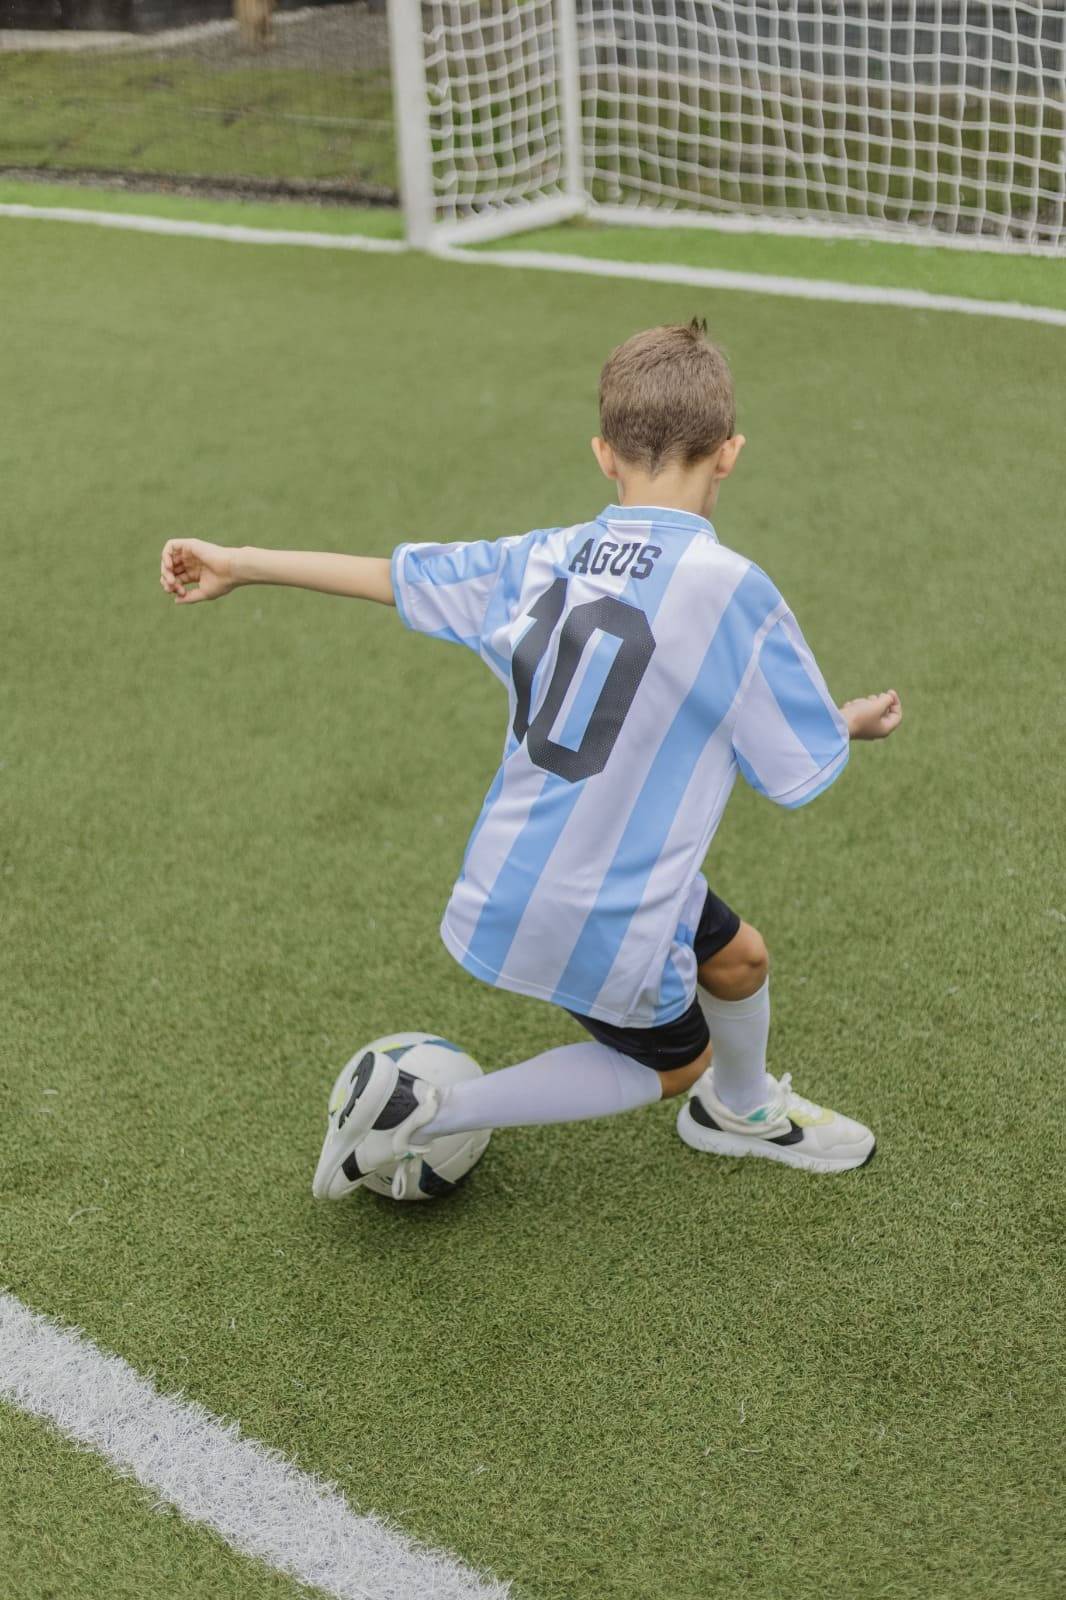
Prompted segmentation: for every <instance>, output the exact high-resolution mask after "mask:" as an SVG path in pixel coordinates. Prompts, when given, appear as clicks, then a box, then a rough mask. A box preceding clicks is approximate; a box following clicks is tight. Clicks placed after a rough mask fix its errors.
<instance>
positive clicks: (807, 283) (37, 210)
mask: <svg viewBox="0 0 1066 1600" xmlns="http://www.w3.org/2000/svg"><path fill="white" fill-rule="evenodd" d="M0 217H19V218H23V219H29V220H31V221H44V222H87V223H90V224H95V225H96V226H97V227H101V228H126V229H129V230H130V231H132V232H134V233H164V234H172V235H177V236H180V237H184V238H190V239H221V240H224V241H226V242H228V243H230V244H291V245H305V246H309V247H311V248H314V249H318V250H363V251H370V252H386V253H390V254H397V253H401V252H403V251H405V250H407V248H408V246H407V245H406V244H404V243H403V241H402V240H399V239H372V238H368V237H366V236H365V235H362V234H350V233H298V232H293V231H289V230H283V229H280V228H279V229H275V228H245V227H241V226H239V225H238V224H232V225H231V224H228V223H220V222H192V221H178V220H177V219H175V218H173V217H146V216H138V215H136V214H134V213H128V214H127V213H125V212H119V211H82V210H78V209H75V208H73V207H69V206H28V205H12V204H8V205H0ZM433 254H434V256H436V257H437V259H438V260H441V261H458V262H463V263H464V264H466V265H467V266H471V265H473V266H481V267H484V266H489V267H520V268H523V269H525V270H529V271H534V272H574V273H578V274H580V275H582V276H586V277H593V278H626V279H629V280H630V281H634V280H635V281H637V282H640V283H676V284H682V285H684V286H687V287H689V288H693V289H725V290H731V291H738V292H740V293H743V294H768V295H780V296H784V297H786V298H788V299H793V300H831V301H836V302H838V303H841V304H844V305H867V306H899V307H902V308H903V309H905V310H910V311H955V312H960V313H962V314H963V315H967V316H972V317H1005V318H1007V319H1008V320H1010V321H1012V322H1042V323H1045V324H1047V325H1048V326H1050V327H1053V328H1066V310H1059V309H1058V308H1057V307H1055V306H1027V305H1023V304H1021V303H1020V302H1019V301H1015V300H971V299H968V298H966V297H965V296H963V295H954V294H929V293H927V291H926V290H924V289H891V288H883V287H880V286H878V285H875V284H865V283H835V282H832V281H831V280H829V279H823V278H785V277H778V276H776V275H774V274H771V273H763V272H726V271H724V270H719V269H718V268H717V267H685V266H670V265H666V264H663V263H661V262H639V261H601V260H597V259H596V258H594V257H590V256H568V255H557V254H555V253H553V252H550V251H544V250H484V251H482V250H464V249H461V248H459V247H458V246H454V245H453V246H442V247H441V248H439V249H437V250H434V251H433Z"/></svg>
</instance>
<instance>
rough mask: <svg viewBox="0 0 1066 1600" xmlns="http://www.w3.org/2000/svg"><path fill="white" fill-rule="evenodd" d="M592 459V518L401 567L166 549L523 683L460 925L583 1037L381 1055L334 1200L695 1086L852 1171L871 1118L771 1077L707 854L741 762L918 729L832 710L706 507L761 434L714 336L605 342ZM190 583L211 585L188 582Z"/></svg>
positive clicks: (794, 767)
mask: <svg viewBox="0 0 1066 1600" xmlns="http://www.w3.org/2000/svg"><path fill="white" fill-rule="evenodd" d="M600 430H601V431H600V435H599V437H597V438H595V439H593V441H592V449H593V452H594V454H595V456H596V459H597V461H598V463H599V465H600V468H601V469H602V471H603V473H604V474H605V476H606V477H608V478H610V479H613V480H614V481H615V482H616V484H617V486H618V502H619V503H618V504H617V505H613V506H608V507H607V509H606V510H605V511H603V512H602V513H601V514H600V516H598V517H597V518H596V519H595V521H593V522H588V523H580V524H578V525H576V526H573V527H567V528H549V529H538V530H537V531H535V532H533V533H528V534H525V535H523V536H521V537H515V538H506V539H500V540H497V541H496V542H495V543H488V542H484V541H475V542H472V543H465V544H445V545H436V544H404V545H400V546H399V548H398V549H397V550H396V551H395V552H394V553H393V556H392V558H391V561H389V560H385V559H374V558H368V557H363V556H344V555H326V554H311V553H304V552H285V551H270V550H256V549H223V548H221V547H219V546H217V545H211V544H206V543H204V542H202V541H200V540H196V539H172V540H170V541H169V542H168V544H167V545H166V547H165V549H164V551H163V559H162V573H161V578H160V582H161V583H162V586H163V588H164V589H165V590H166V591H167V592H168V593H170V594H173V595H174V596H175V599H176V601H177V603H178V604H180V605H189V604H192V603H194V602H196V601H199V600H213V599H216V598H218V597H219V596H221V595H224V594H227V593H229V591H230V590H231V589H234V588H236V587H238V586H239V585H241V584H250V583H281V584H290V585H295V586H298V587H302V588H308V589H318V590H321V591H323V592H325V593H328V594H341V595H351V596H356V597H359V598H362V599H367V600H376V601H379V602H381V603H382V604H386V605H391V604H394V605H395V606H396V607H397V608H398V610H399V612H400V616H401V618H402V620H403V621H404V622H405V623H406V625H407V626H408V627H410V628H414V629H416V630H418V631H420V632H424V633H429V634H432V635H433V636H434V637H437V638H441V639H447V640H451V641H452V642H453V643H457V644H464V645H466V646H468V647H469V648H470V649H472V650H474V651H475V652H476V653H478V654H479V655H480V656H481V659H482V660H483V661H484V662H485V664H486V666H488V667H489V669H490V670H491V671H492V672H494V673H495V674H496V675H497V677H499V678H500V679H501V680H502V681H503V682H504V683H505V684H506V685H507V688H508V694H509V714H508V729H507V736H506V742H505V746H504V752H503V760H502V763H501V766H500V768H499V770H498V772H497V774H496V777H495V779H494V781H493V783H492V785H491V787H490V789H489V792H488V795H487V796H486V799H485V803H484V805H483V807H482V811H481V815H480V817H479V818H478V821H477V824H476V826H475V828H474V832H473V834H472V835H471V838H470V841H469V843H468V845H467V848H466V855H465V857H464V860H463V867H462V871H461V873H460V875H459V879H458V881H457V883H456V885H455V887H454V889H453V891H452V896H451V899H450V901H449V903H448V907H447V910H446V912H445V914H444V921H443V923H442V926H441V935H442V937H443V939H444V942H445V944H446V945H447V947H448V949H449V950H450V951H451V953H452V954H453V955H454V956H455V958H456V959H457V960H458V961H459V962H460V963H461V964H462V965H463V966H464V967H465V968H466V969H467V971H468V972H470V973H472V974H473V975H474V976H475V977H478V978H481V979H483V980H484V981H485V982H488V983H492V984H496V985H498V986H500V987H502V988H505V989H513V990H516V991H517V992H518V993H520V994H526V995H534V996H538V997H540V998H541V999H545V1000H549V1001H552V1002H554V1003H555V1004H556V1005H559V1006H563V1007H565V1009H566V1010H568V1011H569V1012H570V1013H571V1014H572V1015H573V1016H575V1017H576V1019H577V1020H578V1021H579V1022H580V1023H581V1024H582V1026H583V1027H584V1028H585V1029H586V1030H587V1032H588V1033H589V1034H590V1035H591V1039H590V1041H589V1042H587V1043H583V1044H572V1045H565V1046H563V1047H562V1048H559V1049H555V1050H549V1051H547V1052H546V1053H545V1054H544V1055H542V1056H538V1057H536V1058H534V1059H533V1060H531V1061H525V1062H522V1063H520V1064H519V1065H518V1066H512V1067H508V1068H505V1069H504V1070H503V1071H499V1072H493V1073H490V1074H488V1075H487V1076H485V1077H482V1078H476V1079H472V1080H469V1081H465V1082H462V1083H459V1084H456V1085H454V1086H453V1087H452V1088H450V1089H448V1090H445V1091H439V1090H437V1089H436V1088H434V1087H432V1086H431V1085H429V1084H428V1083H426V1082H425V1081H424V1080H421V1079H419V1078H417V1077H415V1076H414V1075H412V1074H411V1073H408V1072H403V1071H401V1070H400V1069H399V1068H398V1067H397V1065H396V1063H395V1062H394V1061H392V1060H391V1058H389V1057H387V1056H378V1055H374V1056H372V1057H370V1058H369V1059H367V1058H364V1061H363V1062H362V1063H361V1064H360V1068H359V1070H358V1072H357V1073H355V1074H353V1081H352V1093H351V1095H350V1097H349V1099H348V1102H347V1104H346V1105H345V1107H344V1110H343V1113H342V1114H341V1116H340V1117H339V1118H338V1119H337V1121H336V1123H335V1124H331V1130H330V1134H329V1136H328V1137H327V1139H326V1143H325V1146H324V1148H323V1152H322V1157H321V1159H320V1161H319V1165H318V1171H317V1172H316V1174H315V1182H314V1192H315V1194H316V1195H318V1196H320V1197H322V1198H331V1199H334V1198H339V1197H340V1196H341V1195H343V1194H346V1193H348V1192H349V1191H350V1190H351V1189H352V1188H354V1187H356V1186H357V1185H358V1184H359V1183H360V1182H362V1180H363V1179H364V1178H365V1177H366V1176H367V1175H368V1173H371V1172H374V1171H376V1170H378V1169H380V1168H382V1167H385V1166H387V1165H391V1164H393V1163H394V1162H395V1161H396V1160H397V1158H398V1157H399V1158H404V1157H408V1156H412V1155H415V1154H420V1153H421V1152H422V1151H423V1150H424V1149H425V1148H426V1146H427V1145H428V1143H429V1141H430V1140H432V1139H434V1138H436V1137H439V1136H441V1135H444V1134H453V1133H461V1132H465V1131H473V1130H475V1129H482V1128H502V1127H511V1126H517V1125H520V1124H531V1123H548V1122H565V1121H571V1120H575V1119H578V1118H583V1117H596V1116H607V1115H610V1114H612V1113H615V1112H620V1111H626V1110H630V1109H633V1108H635V1107H636V1106H640V1105H645V1104H648V1103H650V1102H652V1101H655V1100H658V1099H660V1098H665V1097H668V1096H673V1095H679V1094H681V1093H683V1092H684V1091H685V1090H691V1091H692V1092H691V1095H690V1097H689V1099H688V1101H687V1102H686V1104H685V1105H684V1106H683V1107H682V1109H681V1112H680V1114H679V1117H678V1132H679V1134H680V1136H681V1138H682V1139H683V1140H684V1141H685V1142H686V1144H689V1145H691V1146H693V1147H694V1148H695V1149H697V1150H701V1151H706V1152H710V1153H712V1154H720V1155H753V1156H762V1157H767V1158H769V1159H771V1160H774V1161H778V1162H782V1163H784V1164H786V1165H788V1166H793V1167H800V1168H803V1169H805V1170H807V1171H813V1172H841V1171H845V1170H847V1169H848V1168H850V1167H857V1166H860V1165H861V1164H862V1163H863V1162H864V1161H866V1160H867V1159H868V1158H869V1156H870V1155H871V1153H872V1151H873V1147H874V1136H873V1134H872V1133H871V1132H870V1130H869V1129H868V1128H865V1127H863V1126H862V1124H861V1123H858V1122H854V1121H852V1120H851V1119H849V1118H847V1117H844V1116H841V1115H839V1114H838V1113H836V1112H834V1111H829V1110H825V1109H823V1108H822V1107H819V1106H815V1105H812V1104H811V1103H810V1102H809V1101H807V1100H804V1099H802V1098H801V1097H800V1096H799V1095H798V1094H796V1093H795V1092H794V1091H793V1089H792V1086H791V1078H790V1075H789V1074H786V1075H785V1076H784V1077H782V1078H781V1079H780V1080H778V1079H776V1078H774V1077H772V1076H771V1075H770V1074H769V1073H768V1072H767V1070H766V1043H767V1037H768V1033H769V1027H770V1001H769V988H768V979H767V971H768V960H767V954H766V947H765V945H764V944H763V941H762V939H761V937H760V935H759V934H758V933H757V932H756V930H755V929H754V928H753V927H750V926H749V925H748V924H747V923H745V922H742V921H741V919H740V918H739V917H738V915H737V914H736V912H735V911H733V910H731V909H730V907H729V906H727V905H726V904H725V903H724V902H723V901H722V900H720V899H719V898H718V897H717V896H716V895H715V894H714V893H713V892H712V891H711V890H710V889H709V888H708V887H707V883H706V881H705V879H704V878H703V877H702V876H701V873H700V865H701V863H702V861H703V859H704V856H705V855H706V852H707V849H708V846H709V845H710V842H711V839H712V837H713V835H714V832H715V829H716V828H717V826H718V823H719V820H720V818H721V815H722V812H723V810H724V808H725V803H726V800H727V799H728V796H729V793H730V790H731V789H732V786H733V782H734V780H735V777H736V774H737V771H738V770H739V771H740V772H741V773H742V774H743V776H744V778H745V779H746V780H747V782H748V783H750V784H751V785H752V786H753V787H754V788H755V789H757V790H758V792H759V793H760V794H763V795H766V796H767V797H768V798H769V799H771V800H774V801H776V802H777V803H778V804H780V805H784V806H788V807H795V806H800V805H805V804H806V803H807V802H808V801H809V800H812V799H813V798H814V797H815V795H817V794H820V793H821V791H822V790H823V789H824V788H826V787H827V786H828V785H829V784H830V783H832V782H833V780H834V779H835V778H836V777H838V776H839V774H840V773H841V771H842V770H843V768H844V765H845V763H846V761H847V758H848V751H849V740H850V739H881V738H885V737H887V735H888V734H890V733H892V732H893V731H894V729H896V728H897V727H898V726H899V724H900V721H901V718H902V708H901V705H900V701H899V696H898V695H897V694H896V692H895V691H894V690H889V691H888V692H887V693H884V694H879V695H872V696H870V697H868V698H866V699H862V700H853V701H849V702H847V703H846V704H845V705H843V706H842V707H840V708H839V709H838V708H837V707H836V705H835V703H834V702H833V700H832V699H831V698H830V695H829V691H828V689H827V688H826V686H825V683H824V680H823V679H822V676H821V674H820V672H819V671H818V668H817V666H816V664H815V661H814V658H813V656H812V655H811V653H810V651H809V649H808V648H807V645H806V643H805V641H804V639H803V636H802V634H801V633H800V631H799V628H798V626H797V624H796V622H795V619H794V618H793V616H792V613H791V612H790V611H789V609H788V607H787V606H786V604H785V602H784V601H783V600H782V599H781V596H780V595H779V594H778V592H777V590H776V589H775V588H774V586H773V584H772V583H771V582H770V580H769V579H768V578H767V577H766V575H765V574H764V573H763V572H761V571H760V570H759V569H758V568H757V567H755V566H754V565H753V564H752V563H751V562H749V561H748V560H746V559H745V558H744V557H742V556H739V555H736V554H735V553H734V552H733V551H731V550H728V549H726V548H724V547H723V546H722V545H720V544H719V542H718V539H717V535H716V534H715V531H714V528H713V527H712V525H711V523H710V521H709V520H708V518H709V516H710V514H711V512H712V511H713V509H714V506H715V503H716V501H717V498H718V490H719V487H720V485H721V483H722V481H723V480H724V479H725V478H727V477H728V476H729V474H730V473H731V472H732V470H733V468H734V467H735V465H736V463H737V459H738V457H739V455H740V452H741V449H742V448H743V445H744V438H743V435H741V434H738V433H737V432H736V431H735V412H734V400H733V384H732V378H731V375H730V372H729V368H728V367H727V365H726V362H725V359H724V357H723V356H722V354H721V352H720V351H719V350H718V349H717V348H716V347H715V346H714V345H713V344H711V343H710V341H709V340H708V339H707V337H706V326H705V324H702V323H697V322H695V321H694V322H692V323H691V324H690V325H689V326H687V327H683V326H676V327H663V328H652V329H650V330H648V331H647V332H644V333H638V334H636V335H634V337H633V338H631V339H629V340H627V341H626V343H625V344H623V345H621V346H620V347H619V348H618V349H617V350H615V351H614V353H613V354H612V355H611V356H610V358H609V360H608V361H607V364H606V365H605V367H604V369H603V372H602V374H601V378H600ZM193 586H195V587H193Z"/></svg>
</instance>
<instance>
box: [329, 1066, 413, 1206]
mask: <svg viewBox="0 0 1066 1600" xmlns="http://www.w3.org/2000/svg"><path fill="white" fill-rule="evenodd" d="M374 1069H375V1070H374V1073H373V1076H372V1077H371V1079H370V1081H369V1083H368V1084H367V1085H366V1088H365V1089H364V1090H363V1092H362V1094H361V1095H360V1096H359V1098H358V1100H357V1101H356V1103H355V1105H354V1106H353V1107H352V1110H351V1112H350V1113H349V1115H348V1117H347V1118H346V1120H345V1124H344V1127H343V1129H340V1130H338V1129H337V1128H335V1127H334V1126H333V1119H332V1118H330V1125H329V1129H328V1131H327V1133H326V1137H325V1140H324V1142H323V1145H322V1153H321V1155H320V1156H319V1158H318V1166H317V1167H316V1168H315V1175H314V1179H313V1180H312V1184H311V1193H312V1194H313V1195H314V1197H315V1199H316V1200H343V1199H345V1198H346V1196H347V1195H349V1194H353V1193H354V1192H355V1190H356V1189H358V1188H360V1187H361V1185H362V1184H363V1182H364V1181H365V1179H366V1177H367V1173H365V1172H364V1174H363V1176H362V1177H361V1178H357V1179H356V1180H355V1182H354V1183H351V1184H349V1185H348V1186H347V1187H346V1188H345V1189H344V1191H343V1192H342V1193H340V1194H336V1195H331V1194H330V1192H329V1191H330V1189H331V1187H332V1185H333V1180H334V1178H335V1177H336V1176H337V1174H338V1172H340V1170H341V1168H342V1167H343V1166H344V1163H345V1161H346V1160H347V1159H348V1157H349V1156H350V1155H353V1154H354V1152H355V1149H356V1146H357V1145H359V1144H360V1143H361V1142H362V1141H363V1139H364V1138H365V1137H366V1135H367V1132H368V1131H369V1129H370V1128H371V1126H372V1125H373V1122H374V1120H375V1118H376V1117H377V1116H378V1115H379V1114H380V1112H381V1111H383V1110H384V1108H385V1106H386V1105H387V1104H388V1101H389V1097H390V1096H391V1094H392V1091H393V1090H394V1089H395V1087H396V1080H397V1078H398V1076H399V1070H400V1069H399V1068H398V1067H397V1065H396V1063H395V1062H394V1061H388V1060H387V1058H385V1057H382V1056H379V1057H378V1059H377V1061H375V1063H374ZM375 1079H376V1080H377V1081H376V1082H375Z"/></svg>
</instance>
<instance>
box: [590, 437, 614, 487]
mask: <svg viewBox="0 0 1066 1600" xmlns="http://www.w3.org/2000/svg"><path fill="white" fill-rule="evenodd" d="M589 443H590V444H591V445H592V454H593V455H594V456H595V457H596V461H597V463H598V465H599V469H600V471H601V472H602V473H603V475H604V477H605V478H612V479H617V477H618V458H617V456H616V455H615V453H614V451H613V450H612V449H611V447H610V445H609V444H608V443H607V440H606V439H601V438H600V436H599V434H597V435H596V437H595V439H591V440H590V441H589Z"/></svg>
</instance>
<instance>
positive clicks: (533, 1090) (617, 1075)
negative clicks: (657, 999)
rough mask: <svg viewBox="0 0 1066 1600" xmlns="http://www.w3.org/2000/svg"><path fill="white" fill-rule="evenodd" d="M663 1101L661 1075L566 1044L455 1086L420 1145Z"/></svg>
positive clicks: (606, 1052)
mask: <svg viewBox="0 0 1066 1600" xmlns="http://www.w3.org/2000/svg"><path fill="white" fill-rule="evenodd" d="M661 1098H662V1084H661V1082H660V1081H659V1074H658V1073H657V1072H653V1071H652V1070H651V1068H650V1067H642V1066H641V1065H640V1062H639V1061H631V1060H630V1058H629V1057H628V1056H623V1055H619V1053H618V1051H617V1050H612V1049H610V1047H609V1046H608V1045H604V1044H595V1043H592V1042H590V1043H588V1044H566V1045H561V1046H560V1047H559V1048H558V1049H557V1050H546V1051H545V1053H544V1054H543V1055H542V1056H534V1057H533V1059H532V1060H531V1061H521V1062H519V1064H518V1066H516V1067H504V1069H503V1070H502V1071H501V1072H488V1073H486V1074H485V1076H484V1077H483V1078H467V1079H465V1080H464V1081H463V1082H462V1083H453V1084H452V1085H451V1087H450V1088H448V1089H446V1090H445V1091H444V1093H443V1095H442V1096H441V1104H440V1110H439V1111H438V1112H437V1115H436V1116H435V1117H434V1118H433V1119H432V1121H431V1122H427V1123H426V1124H425V1126H424V1127H422V1128H419V1130H418V1140H419V1143H421V1141H422V1140H423V1139H436V1138H439V1137H440V1135H441V1134H445V1133H471V1132H473V1130H474V1129H475V1128H516V1127H529V1126H532V1125H533V1124H534V1123H542V1122H580V1121H582V1120H583V1119H584V1118H585V1117H611V1116H614V1115H615V1113H616V1112H619V1111H633V1110H635V1109H636V1107H637V1106H646V1105H650V1104H651V1102H652V1101H653V1100H659V1099H661Z"/></svg>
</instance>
